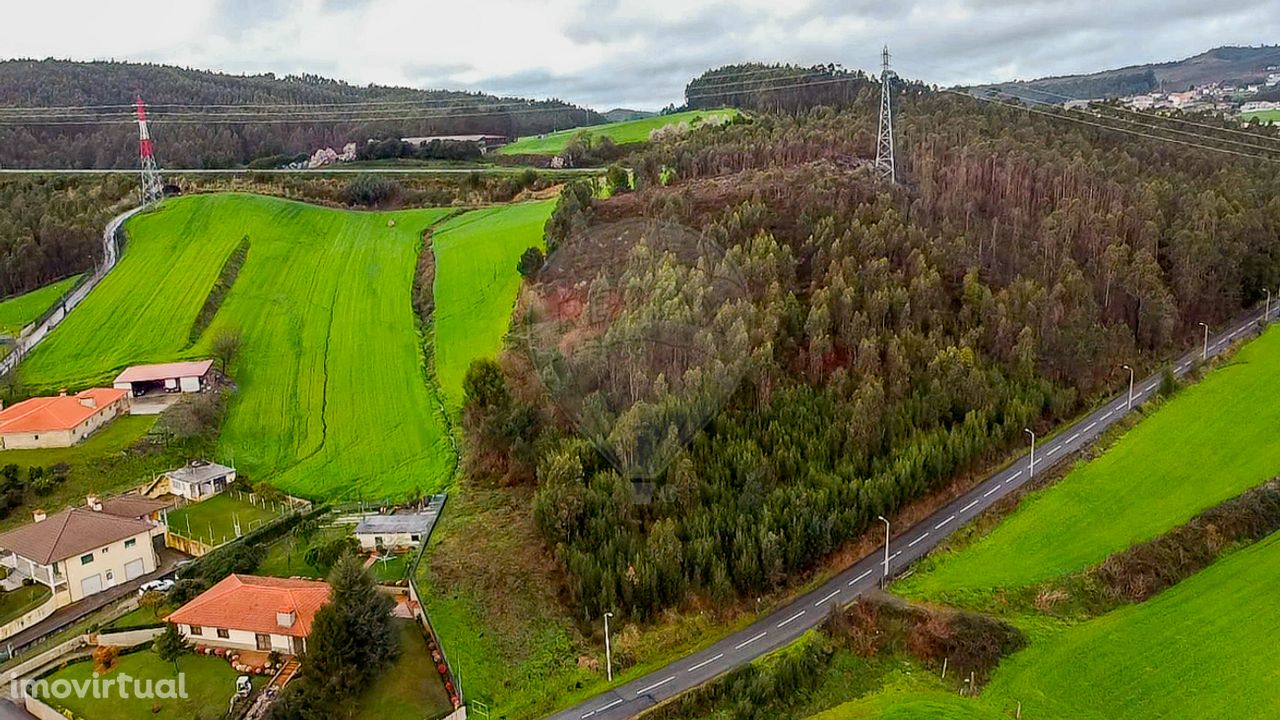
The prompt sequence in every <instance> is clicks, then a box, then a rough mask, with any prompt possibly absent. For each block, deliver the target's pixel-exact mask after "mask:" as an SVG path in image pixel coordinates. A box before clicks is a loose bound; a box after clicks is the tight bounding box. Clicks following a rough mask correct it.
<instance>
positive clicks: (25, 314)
mask: <svg viewBox="0 0 1280 720" xmlns="http://www.w3.org/2000/svg"><path fill="white" fill-rule="evenodd" d="M79 279H80V276H79V275H72V276H71V277H69V278H64V279H62V280H59V281H57V282H54V283H49V284H48V285H45V286H44V287H42V288H36V289H35V290H32V291H31V292H29V293H25V294H23V295H15V296H14V297H11V298H6V299H4V300H3V301H0V333H3V334H7V335H17V334H18V333H19V332H21V331H22V328H23V327H25V326H26V325H27V324H28V323H31V322H34V321H35V320H36V319H37V318H39V317H40V316H41V315H42V314H43V313H44V311H45V310H48V309H49V308H51V307H53V304H54V303H55V302H57V300H58V298H60V297H62V295H63V294H64V293H66V292H67V291H68V290H70V289H71V286H72V285H75V284H76V281H77V280H79Z"/></svg>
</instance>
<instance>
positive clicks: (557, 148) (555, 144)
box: [498, 109, 739, 155]
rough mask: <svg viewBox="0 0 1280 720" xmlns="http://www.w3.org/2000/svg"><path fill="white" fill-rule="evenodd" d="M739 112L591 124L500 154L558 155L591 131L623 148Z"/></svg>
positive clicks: (504, 149)
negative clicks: (669, 128)
mask: <svg viewBox="0 0 1280 720" xmlns="http://www.w3.org/2000/svg"><path fill="white" fill-rule="evenodd" d="M738 114H739V112H738V111H737V110H730V109H720V110H689V111H688V112H682V113H675V114H674V115H658V116H655V117H651V118H644V119H642V120H626V121H624V122H616V123H609V124H607V125H590V126H587V127H578V128H572V129H569V130H561V131H560V132H553V133H547V134H545V135H531V136H529V137H522V138H520V139H519V140H516V141H515V142H513V143H510V144H508V145H503V146H502V147H501V148H500V149H499V150H498V152H499V153H500V154H502V155H555V154H557V153H560V152H562V151H563V150H564V149H565V147H567V146H568V145H569V141H570V140H572V139H573V138H574V136H575V135H577V134H578V133H580V132H584V131H585V132H587V133H588V134H590V135H591V136H592V137H593V138H596V137H607V138H609V139H610V140H612V141H614V142H615V143H617V144H619V145H625V144H627V143H638V142H648V141H649V133H651V132H653V131H654V130H657V129H658V128H660V127H663V126H666V125H672V124H675V123H682V122H684V123H689V124H690V125H693V126H696V125H698V124H699V123H702V122H706V121H707V120H709V119H710V120H720V119H722V118H729V117H734V116H736V115H738Z"/></svg>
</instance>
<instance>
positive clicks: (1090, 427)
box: [1084, 420, 1098, 432]
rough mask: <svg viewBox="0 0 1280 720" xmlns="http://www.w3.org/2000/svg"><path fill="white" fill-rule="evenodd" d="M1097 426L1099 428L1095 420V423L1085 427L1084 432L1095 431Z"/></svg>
mask: <svg viewBox="0 0 1280 720" xmlns="http://www.w3.org/2000/svg"><path fill="white" fill-rule="evenodd" d="M1097 426H1098V422H1097V421H1096V420H1095V421H1093V422H1091V423H1089V424H1088V425H1085V426H1084V431H1085V432H1089V431H1090V430H1092V429H1094V428H1095V427H1097Z"/></svg>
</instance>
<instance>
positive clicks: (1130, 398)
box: [1124, 365, 1133, 410]
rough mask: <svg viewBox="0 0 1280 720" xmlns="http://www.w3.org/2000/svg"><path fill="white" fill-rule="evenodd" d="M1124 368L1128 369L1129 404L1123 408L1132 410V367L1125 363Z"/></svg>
mask: <svg viewBox="0 0 1280 720" xmlns="http://www.w3.org/2000/svg"><path fill="white" fill-rule="evenodd" d="M1124 369H1125V370H1128V371H1129V405H1128V406H1127V407H1126V408H1125V409H1126V410H1132V409H1133V368H1131V367H1129V366H1128V365H1125V366H1124Z"/></svg>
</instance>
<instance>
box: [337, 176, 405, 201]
mask: <svg viewBox="0 0 1280 720" xmlns="http://www.w3.org/2000/svg"><path fill="white" fill-rule="evenodd" d="M400 193H401V187H400V183H398V182H396V181H395V180H391V179H390V178H386V177H383V176H381V175H369V174H363V175H357V176H356V177H355V179H353V180H352V181H351V182H350V183H347V187H346V189H345V190H344V191H343V197H344V198H345V200H346V201H347V204H348V205H366V206H369V207H381V206H384V205H390V204H391V203H392V202H393V201H394V200H395V199H396V198H398V197H399V196H400Z"/></svg>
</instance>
